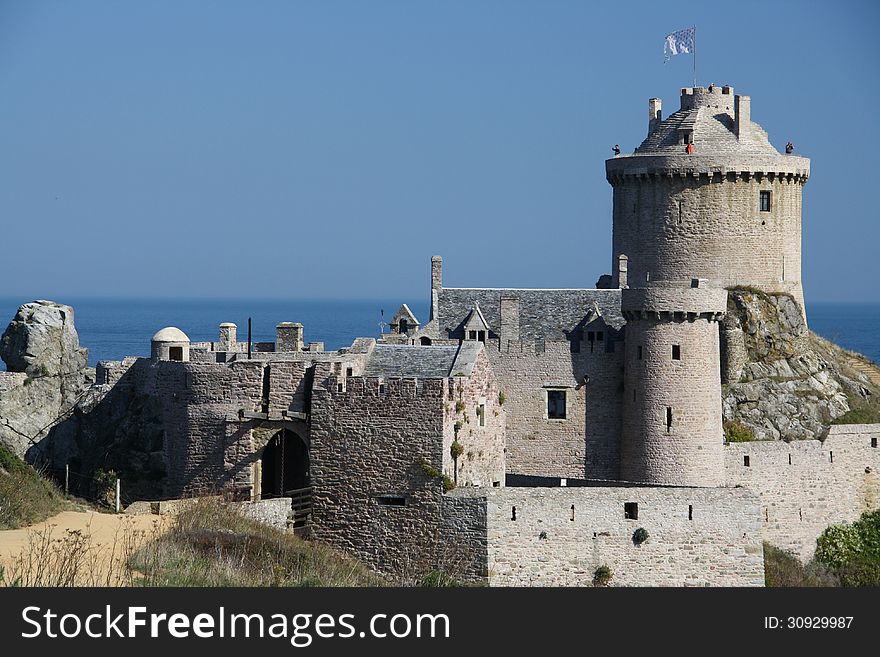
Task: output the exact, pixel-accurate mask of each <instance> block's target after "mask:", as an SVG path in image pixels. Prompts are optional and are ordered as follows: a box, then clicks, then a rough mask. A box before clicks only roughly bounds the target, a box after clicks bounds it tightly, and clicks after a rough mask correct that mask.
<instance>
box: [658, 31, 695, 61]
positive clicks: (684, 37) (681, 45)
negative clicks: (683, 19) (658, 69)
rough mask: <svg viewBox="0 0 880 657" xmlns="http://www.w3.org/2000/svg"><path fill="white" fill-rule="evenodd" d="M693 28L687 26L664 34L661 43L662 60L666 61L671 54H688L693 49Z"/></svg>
mask: <svg viewBox="0 0 880 657" xmlns="http://www.w3.org/2000/svg"><path fill="white" fill-rule="evenodd" d="M695 38H696V37H695V35H694V28H692V27H689V28H687V29H685V30H679V31H678V32H673V33H672V34H667V35H666V41H665V42H664V44H663V61H664V63H665V62H668V61H669V58H670V57H672V56H673V55H680V54H682V53H685V54H690V53H692V52H693V51H694V41H695Z"/></svg>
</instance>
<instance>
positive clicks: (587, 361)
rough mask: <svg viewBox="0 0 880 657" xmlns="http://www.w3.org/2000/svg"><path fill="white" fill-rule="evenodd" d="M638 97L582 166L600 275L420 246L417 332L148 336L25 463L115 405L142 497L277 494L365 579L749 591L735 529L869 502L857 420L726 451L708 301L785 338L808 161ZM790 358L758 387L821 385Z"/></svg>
mask: <svg viewBox="0 0 880 657" xmlns="http://www.w3.org/2000/svg"><path fill="white" fill-rule="evenodd" d="M648 107H649V112H648V126H647V128H648V134H647V137H646V138H645V140H644V141H643V142H642V144H641V145H640V146H639V147H638V148H637V149H636V150H635V152H633V153H632V154H629V155H619V156H615V157H613V158H612V159H609V160H607V162H606V175H607V179H608V182H609V183H610V184H611V186H612V188H613V194H614V210H613V244H612V259H611V266H612V273H611V274H606V275H603V276H602V277H600V279H599V281H598V282H597V284H596V287H595V288H585V289H488V288H448V287H444V285H443V272H442V260H441V258H440V257H438V256H435V257H433V258H432V259H431V306H430V308H431V310H430V317H429V318H428V321H427V322H421V321H420V320H419V319H418V318H417V317H416V316H415V315H414V314H413V313H412V312H411V311H410V309H409V307H408V306H407V305H406V304H404V305H402V306H401V308H400V310H399V311H398V312H397V313H396V315H395V316H394V317H393V319H392V321H391V329H392V332H391V333H390V334H387V335H382V336H380V337H379V338H378V339H373V338H359V339H356V340H355V341H354V342H353V343H352V344H351V346H349V347H346V348H342V349H339V350H338V351H332V352H328V351H324V349H323V344H322V343H319V342H309V343H306V342H305V339H304V328H303V326H302V325H301V324H295V323H283V324H279V325H278V327H277V334H276V340H275V342H273V343H252V342H250V341H249V340H248V341H243V340H240V339H239V336H238V335H237V327H236V326H235V325H234V324H221V325H220V330H219V336H218V340H217V341H216V342H206V343H200V342H191V341H190V340H189V339H188V337H187V336H186V335H185V334H184V333H183V332H182V331H181V330H180V329H177V328H174V327H169V328H165V329H162V330H160V331H159V332H158V333H156V334H155V335H154V336H153V339H152V349H151V358H148V359H147V358H126V359H124V360H123V361H112V362H109V361H105V362H101V363H99V365H98V367H97V370H96V373H95V379H96V380H95V384H94V385H93V386H92V389H91V396H90V397H89V398H88V401H87V402H80V407H81V409H80V412H79V414H78V415H77V417H76V418H74V420H72V422H73V424H72V425H70V423H68V425H69V426H67V427H65V426H64V425H63V423H62V424H59V425H58V426H56V427H55V429H53V430H52V432H51V433H50V434H49V435H48V437H47V438H46V440H45V441H44V442H45V445H43V446H42V447H41V448H40V454H41V458H43V459H45V460H48V461H51V462H54V463H55V464H56V465H57V464H58V463H59V462H61V461H63V460H69V458H70V455H71V454H78V455H79V456H77V458H80V459H83V460H88V458H89V456H88V454H89V453H95V452H98V451H100V452H101V453H102V454H104V455H105V456H104V458H107V457H106V455H107V454H111V457H110V458H111V459H112V453H113V447H112V445H113V444H117V445H118V444H119V442H120V441H123V440H131V439H130V438H129V437H127V438H125V439H123V438H121V437H118V436H117V437H116V438H113V439H112V440H111V441H110V442H109V443H108V442H107V440H106V438H104V437H102V432H104V431H108V429H106V427H107V426H108V424H114V423H115V424H116V425H118V424H119V422H121V421H122V420H121V419H120V418H122V417H123V416H124V415H125V417H129V418H130V417H132V415H135V416H136V417H137V426H136V428H135V429H134V430H132V431H128V433H129V434H131V433H135V434H137V436H138V438H137V440H136V442H137V443H138V445H137V448H136V449H133V451H132V450H129V451H127V452H125V454H126V457H125V458H126V459H129V460H134V461H137V462H138V463H140V464H141V466H142V467H141V469H140V472H148V473H150V476H148V477H146V479H149V480H150V482H151V483H150V484H149V485H147V484H144V487H143V489H142V490H143V494H144V496H145V497H153V498H156V499H162V498H172V497H180V496H189V495H199V494H206V493H213V492H217V491H221V490H226V491H231V492H233V493H234V494H235V495H237V496H239V497H242V498H245V499H252V500H259V499H266V498H272V497H291V498H292V499H293V500H294V502H293V507H294V512H293V515H294V519H295V521H296V524H297V525H306V526H307V527H308V530H309V531H310V533H311V534H312V535H313V536H314V537H315V538H317V539H319V540H322V541H325V542H327V543H330V544H332V545H335V546H338V547H340V548H342V549H345V550H347V551H349V552H351V553H353V554H355V555H357V556H358V557H359V558H361V559H362V560H363V561H365V562H366V563H368V564H369V565H371V566H372V567H374V568H376V569H377V570H379V571H382V572H389V573H394V574H397V575H406V576H410V575H412V576H420V575H423V574H425V573H428V572H432V571H444V572H448V573H451V574H452V575H453V576H454V577H457V578H460V579H463V580H469V581H479V582H484V583H489V584H491V585H589V584H590V583H591V582H592V580H593V577H594V573H595V572H596V569H597V568H598V567H600V566H608V567H609V568H610V569H611V570H612V571H613V573H614V575H613V579H612V584H619V585H700V586H703V585H737V586H744V585H745V586H751V585H756V586H760V585H762V584H763V581H764V574H763V553H762V541H768V542H770V543H773V544H775V545H777V546H779V547H782V548H785V549H788V550H791V551H793V552H795V553H796V554H798V555H799V556H800V557H802V558H808V557H809V556H810V555H811V554H812V551H813V550H814V548H815V539H816V537H817V536H818V535H819V533H820V532H821V531H822V530H823V529H824V528H825V527H827V526H828V525H829V524H832V523H834V522H842V521H849V520H853V519H855V518H857V517H858V516H859V515H860V514H861V513H862V512H863V511H865V510H868V509H872V508H877V507H878V506H880V481H878V479H877V472H878V468H880V450H878V449H877V439H878V437H880V425H834V426H830V427H829V426H828V424H829V423H830V420H831V419H833V417H834V416H836V415H840V414H841V413H842V410H841V411H840V412H831V411H829V413H830V415H828V417H826V418H824V419H825V420H826V422H825V427H824V430H823V431H822V432H821V434H820V433H819V432H816V435H812V434H810V435H807V436H798V437H811V438H812V439H811V440H795V441H790V440H760V441H754V442H737V443H728V442H727V441H725V429H724V420H725V417H723V415H724V413H726V412H727V411H725V410H724V409H726V408H727V405H728V397H726V396H725V395H729V393H730V390H732V389H733V388H734V387H735V386H736V385H744V384H743V382H746V383H750V382H751V381H752V379H750V378H749V377H750V376H752V374H753V373H754V372H755V371H756V370H757V369H759V366H764V364H762V363H758V364H757V365H756V364H755V360H756V358H755V356H754V351H755V350H754V349H752V348H751V347H750V344H751V342H750V341H753V340H754V335H755V331H754V330H753V328H754V327H752V326H751V325H747V324H748V323H747V322H745V321H743V322H741V321H740V320H739V319H737V318H736V317H735V316H734V312H733V311H735V310H736V308H737V306H736V304H735V303H733V300H734V298H735V299H737V300H740V301H741V300H742V299H743V298H746V299H753V300H754V299H757V300H758V301H756V303H757V302H760V303H764V310H766V311H768V312H770V311H772V312H773V313H783V312H784V311H785V309H786V308H788V309H792V308H793V309H794V310H793V311H790V312H788V311H786V312H788V314H789V315H791V316H790V317H788V318H787V320H786V321H788V322H789V323H790V324H794V325H799V326H801V329H800V330H801V334H799V335H798V336H797V339H796V340H794V342H798V340H802V339H806V338H804V335H806V324H805V322H806V316H805V311H804V294H803V288H802V286H801V280H800V271H801V208H802V189H803V186H804V184H805V183H806V181H807V179H808V178H809V174H810V162H809V160H808V159H807V158H804V157H799V156H795V155H793V154H785V155H783V154H780V153H779V152H777V151H776V149H775V148H774V147H773V146H772V145H771V144H770V142H769V141H768V138H767V134H766V132H765V131H764V130H763V129H761V127H760V126H759V125H758V124H757V123H755V122H753V121H752V120H751V110H750V99H749V97H748V96H742V95H739V96H738V95H735V94H734V91H733V89H732V88H731V87H728V86H723V87H715V86H710V87H709V88H702V87H695V88H686V89H682V92H681V105H680V108H679V109H678V110H677V111H675V112H674V113H672V114H670V115H669V117H667V118H665V119H664V118H663V116H662V114H661V103H660V100H659V99H651V100H649V103H648ZM737 295H738V296H737ZM749 295H751V296H749ZM23 308H24V307H23ZM20 314H21V311H20ZM71 321H72V317H71ZM13 324H15V322H13ZM11 329H12V327H10V329H9V330H11ZM9 330H8V331H7V332H9ZM786 344H787V343H786ZM771 346H773V348H774V349H775V350H776V351H780V350H781V351H783V352H784V351H785V350H784V349H781V348H779V347H778V344H777V343H775V342H774V343H773V345H771ZM772 351H773V349H770V350H769V351H768V350H766V349H765V352H767V353H769V352H772ZM762 353H763V352H762ZM798 353H799V352H796V351H791V352H790V353H789V352H786V353H783V354H782V355H781V356H780V359H781V360H778V361H774V363H776V364H775V365H774V367H775V368H776V369H774V370H773V371H774V372H777V375H774V378H773V381H774V384H775V383H778V384H779V386H781V387H785V386H786V385H787V383H786V381H782V382H779V381H777V379H780V378H784V377H783V376H781V375H778V371H779V368H781V367H783V366H782V365H780V364H779V363H782V362H784V363H785V365H784V367H788V368H789V370H791V369H792V368H793V369H795V370H797V369H798V368H799V367H800V368H807V369H806V373H805V374H804V376H803V380H804V381H806V382H807V385H812V386H813V387H814V388H820V387H821V386H822V385H825V382H826V380H827V379H828V377H829V373H830V372H831V369H832V368H830V367H829V364H828V363H827V362H825V361H823V360H822V358H814V359H812V360H811V359H810V358H806V357H804V356H801V355H798ZM764 357H768V356H766V353H764ZM786 359H787V360H786ZM804 363H806V364H804ZM823 377H824V378H823ZM814 382H815V383H814ZM835 385H836V384H835ZM854 385H856V387H858V388H859V389H860V390H864V393H863V394H865V395H867V394H870V390H871V387H870V385H869V383H868V382H867V381H863V382H861V383H859V382H856V384H854ZM787 390H788V391H789V392H791V386H789V387H788V388H787ZM803 396H804V395H800V397H803ZM830 396H831V398H833V400H835V401H834V403H837V404H843V406H844V408H843V410H846V407H845V399H844V397H843V395H842V393H840V392H839V390H838V389H837V388H835V389H833V390H832V393H831V395H830ZM759 401H760V400H754V403H752V401H751V400H746V401H736V402H730V404H731V405H732V406H735V407H737V408H739V407H740V406H742V408H743V409H745V410H744V411H743V412H747V411H749V410H751V411H752V412H756V413H759V414H760V407H759ZM749 404H752V405H751V406H749ZM782 406H784V405H782ZM789 407H790V408H789V415H791V416H794V415H797V414H798V411H797V409H796V408H795V407H794V406H791V405H789ZM829 408H833V404H832V405H831V406H829ZM120 409H122V410H120ZM756 409H757V410H756ZM126 414H127V415H126ZM765 415H766V413H765ZM782 415H783V416H784V415H785V412H784V411H783V412H782ZM90 418H91V419H90ZM108 418H110V419H109V420H108ZM113 418H116V420H115V421H113V420H112V419H113ZM773 420H774V422H777V424H778V423H780V422H782V423H783V424H780V425H779V426H783V428H784V426H787V425H785V424H784V423H785V422H790V423H795V419H792V418H788V419H786V418H784V417H783V418H782V419H779V418H773ZM797 426H800V425H797ZM110 431H111V432H112V430H110ZM774 431H775V429H774ZM102 441H104V442H102ZM113 441H116V443H113ZM108 444H109V445H110V447H107V445H108ZM41 445H42V443H41ZM96 445H103V447H102V450H103V451H102V450H97V449H96ZM120 453H121V452H120ZM132 454H134V455H132ZM120 458H121V457H120ZM83 467H85V466H83ZM117 467H118V468H120V469H124V467H125V464H124V463H118V464H117ZM133 485H135V486H136V485H137V484H133ZM637 530H644V531H641V532H640V531H637Z"/></svg>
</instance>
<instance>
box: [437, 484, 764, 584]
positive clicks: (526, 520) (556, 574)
mask: <svg viewBox="0 0 880 657" xmlns="http://www.w3.org/2000/svg"><path fill="white" fill-rule="evenodd" d="M451 497H464V498H471V499H476V500H478V501H479V504H477V505H473V506H470V507H464V508H463V509H462V511H463V512H467V513H469V515H470V518H471V523H470V525H471V526H473V525H475V524H476V523H477V522H479V518H480V517H481V516H482V514H485V518H486V536H485V544H483V543H482V541H483V540H484V538H483V537H482V536H476V535H474V534H471V535H470V538H471V540H472V541H473V545H472V550H473V551H474V552H480V551H481V550H484V553H485V554H486V563H487V580H488V583H489V584H490V585H492V586H590V585H591V584H592V580H593V576H594V574H595V571H596V568H598V567H599V566H608V567H609V568H611V570H612V572H613V573H614V575H613V578H612V580H611V584H612V585H618V586H709V585H712V586H762V585H763V583H764V561H763V556H762V549H761V533H760V521H759V519H758V499H757V497H756V496H755V494H754V493H752V492H750V491H748V490H745V489H706V488H656V487H654V488H646V487H634V488H618V487H601V488H565V487H563V488H504V489H500V490H483V491H478V490H462V491H455V492H453V493H452V494H451ZM461 524H462V525H467V523H464V522H462V523H461ZM639 528H643V529H645V530H647V532H648V539H647V540H646V541H645V542H644V543H641V544H639V543H638V542H637V541H636V540H634V534H635V531H636V529H639ZM462 536H463V537H467V534H464V533H463V534H462ZM483 545H485V547H483Z"/></svg>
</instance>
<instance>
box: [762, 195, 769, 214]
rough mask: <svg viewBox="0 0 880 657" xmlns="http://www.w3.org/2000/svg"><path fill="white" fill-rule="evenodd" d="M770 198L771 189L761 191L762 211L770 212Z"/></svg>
mask: <svg viewBox="0 0 880 657" xmlns="http://www.w3.org/2000/svg"><path fill="white" fill-rule="evenodd" d="M770 198H771V194H770V192H769V191H766V190H764V191H762V192H761V212H770Z"/></svg>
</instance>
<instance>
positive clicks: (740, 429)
mask: <svg viewBox="0 0 880 657" xmlns="http://www.w3.org/2000/svg"><path fill="white" fill-rule="evenodd" d="M754 439H755V432H754V431H753V430H752V428H751V427H747V426H746V425H744V424H741V423H740V422H737V421H736V420H727V421H726V422H725V423H724V440H726V441H727V442H729V443H749V442H752V441H753V440H754Z"/></svg>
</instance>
